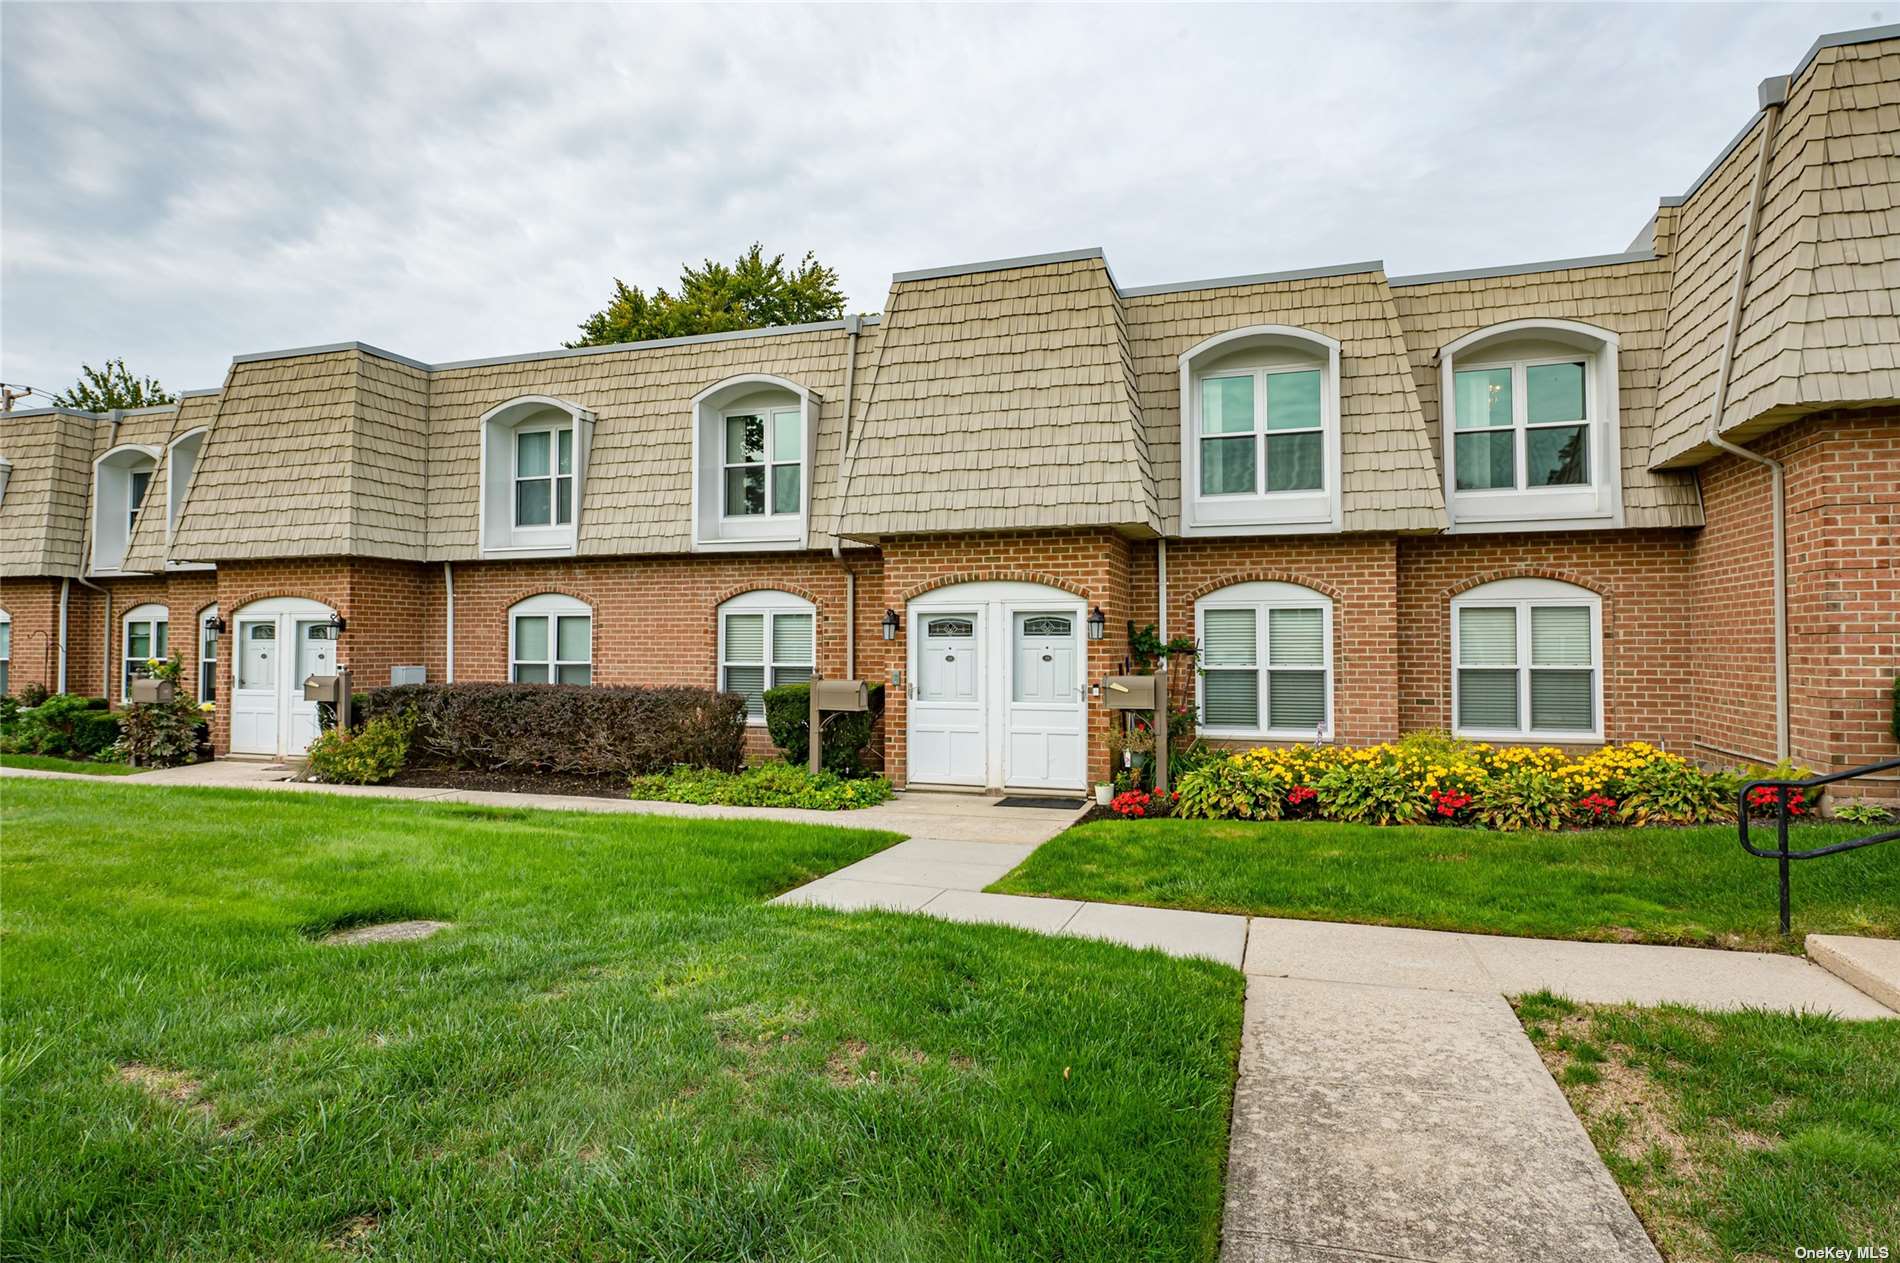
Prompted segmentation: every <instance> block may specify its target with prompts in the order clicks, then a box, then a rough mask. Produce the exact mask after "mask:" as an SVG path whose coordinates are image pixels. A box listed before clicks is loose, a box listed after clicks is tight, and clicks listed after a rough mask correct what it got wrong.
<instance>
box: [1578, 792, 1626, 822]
mask: <svg viewBox="0 0 1900 1263" xmlns="http://www.w3.org/2000/svg"><path fill="white" fill-rule="evenodd" d="M1577 806H1579V807H1581V808H1583V809H1584V810H1585V811H1587V812H1589V813H1590V818H1591V819H1593V820H1601V819H1603V817H1605V816H1607V815H1609V814H1610V813H1611V812H1613V811H1615V810H1616V799H1614V798H1611V797H1610V796H1609V795H1608V794H1585V795H1584V796H1583V797H1582V798H1579V799H1578V800H1577Z"/></svg>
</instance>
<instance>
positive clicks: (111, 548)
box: [92, 444, 158, 574]
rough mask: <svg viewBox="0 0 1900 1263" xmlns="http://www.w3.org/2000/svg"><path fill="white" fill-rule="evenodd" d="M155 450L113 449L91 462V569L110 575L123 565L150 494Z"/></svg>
mask: <svg viewBox="0 0 1900 1263" xmlns="http://www.w3.org/2000/svg"><path fill="white" fill-rule="evenodd" d="M157 468H158V449H157V448H154V447H144V446H140V445H136V444H126V445H123V446H120V447H115V448H113V449H112V450H111V451H109V452H107V453H106V454H105V455H103V456H101V457H100V458H99V459H98V460H96V461H94V462H93V463H92V568H93V571H94V572H95V573H102V574H110V573H112V572H115V571H117V570H118V569H119V568H120V567H121V566H122V565H124V564H125V550H126V548H127V546H128V545H130V544H131V542H132V528H133V527H134V526H135V525H137V523H138V520H139V513H140V511H141V510H142V509H143V508H144V507H145V498H146V496H147V494H148V493H149V492H150V491H151V486H152V473H153V471H154V470H156V469H157Z"/></svg>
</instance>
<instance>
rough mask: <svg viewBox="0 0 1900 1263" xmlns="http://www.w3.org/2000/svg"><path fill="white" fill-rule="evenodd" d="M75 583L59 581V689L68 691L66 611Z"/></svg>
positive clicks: (68, 580)
mask: <svg viewBox="0 0 1900 1263" xmlns="http://www.w3.org/2000/svg"><path fill="white" fill-rule="evenodd" d="M72 596H73V581H72V580H71V579H61V580H60V581H59V689H58V691H59V692H61V693H64V692H65V691H66V611H67V608H68V607H69V606H70V605H71V603H72Z"/></svg>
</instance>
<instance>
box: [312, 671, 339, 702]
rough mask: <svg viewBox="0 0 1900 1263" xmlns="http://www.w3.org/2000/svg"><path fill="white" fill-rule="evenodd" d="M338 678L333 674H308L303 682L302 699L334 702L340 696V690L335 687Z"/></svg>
mask: <svg viewBox="0 0 1900 1263" xmlns="http://www.w3.org/2000/svg"><path fill="white" fill-rule="evenodd" d="M338 678H339V677H337V676H334V675H313V676H310V677H309V678H307V679H306V680H304V682H303V700H304V701H306V702H331V703H335V702H336V701H338V700H339V699H340V698H341V696H342V690H341V689H339V688H338V687H337V680H338Z"/></svg>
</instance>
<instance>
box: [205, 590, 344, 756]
mask: <svg viewBox="0 0 1900 1263" xmlns="http://www.w3.org/2000/svg"><path fill="white" fill-rule="evenodd" d="M232 623H233V625H234V626H235V628H236V634H235V637H234V639H235V640H236V642H237V655H236V662H235V663H234V664H233V666H232V675H233V686H232V689H231V753H233V754H269V755H276V756H279V757H292V756H295V755H300V754H302V753H303V752H304V751H305V750H308V749H309V748H310V743H311V742H312V741H315V740H316V739H317V731H318V728H317V704H316V703H315V702H306V701H304V700H303V682H304V681H305V680H307V679H309V678H310V677H311V676H313V675H335V674H336V669H337V659H336V630H335V629H334V628H332V627H331V626H330V613H329V611H328V610H327V609H326V608H325V607H323V606H320V605H318V604H317V603H316V602H315V601H305V600H301V599H296V598H290V597H278V598H272V599H270V600H266V601H260V602H257V603H255V604H253V605H251V606H247V607H246V609H245V610H244V611H241V612H239V613H238V614H237V615H236V617H235V618H233V619H232Z"/></svg>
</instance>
